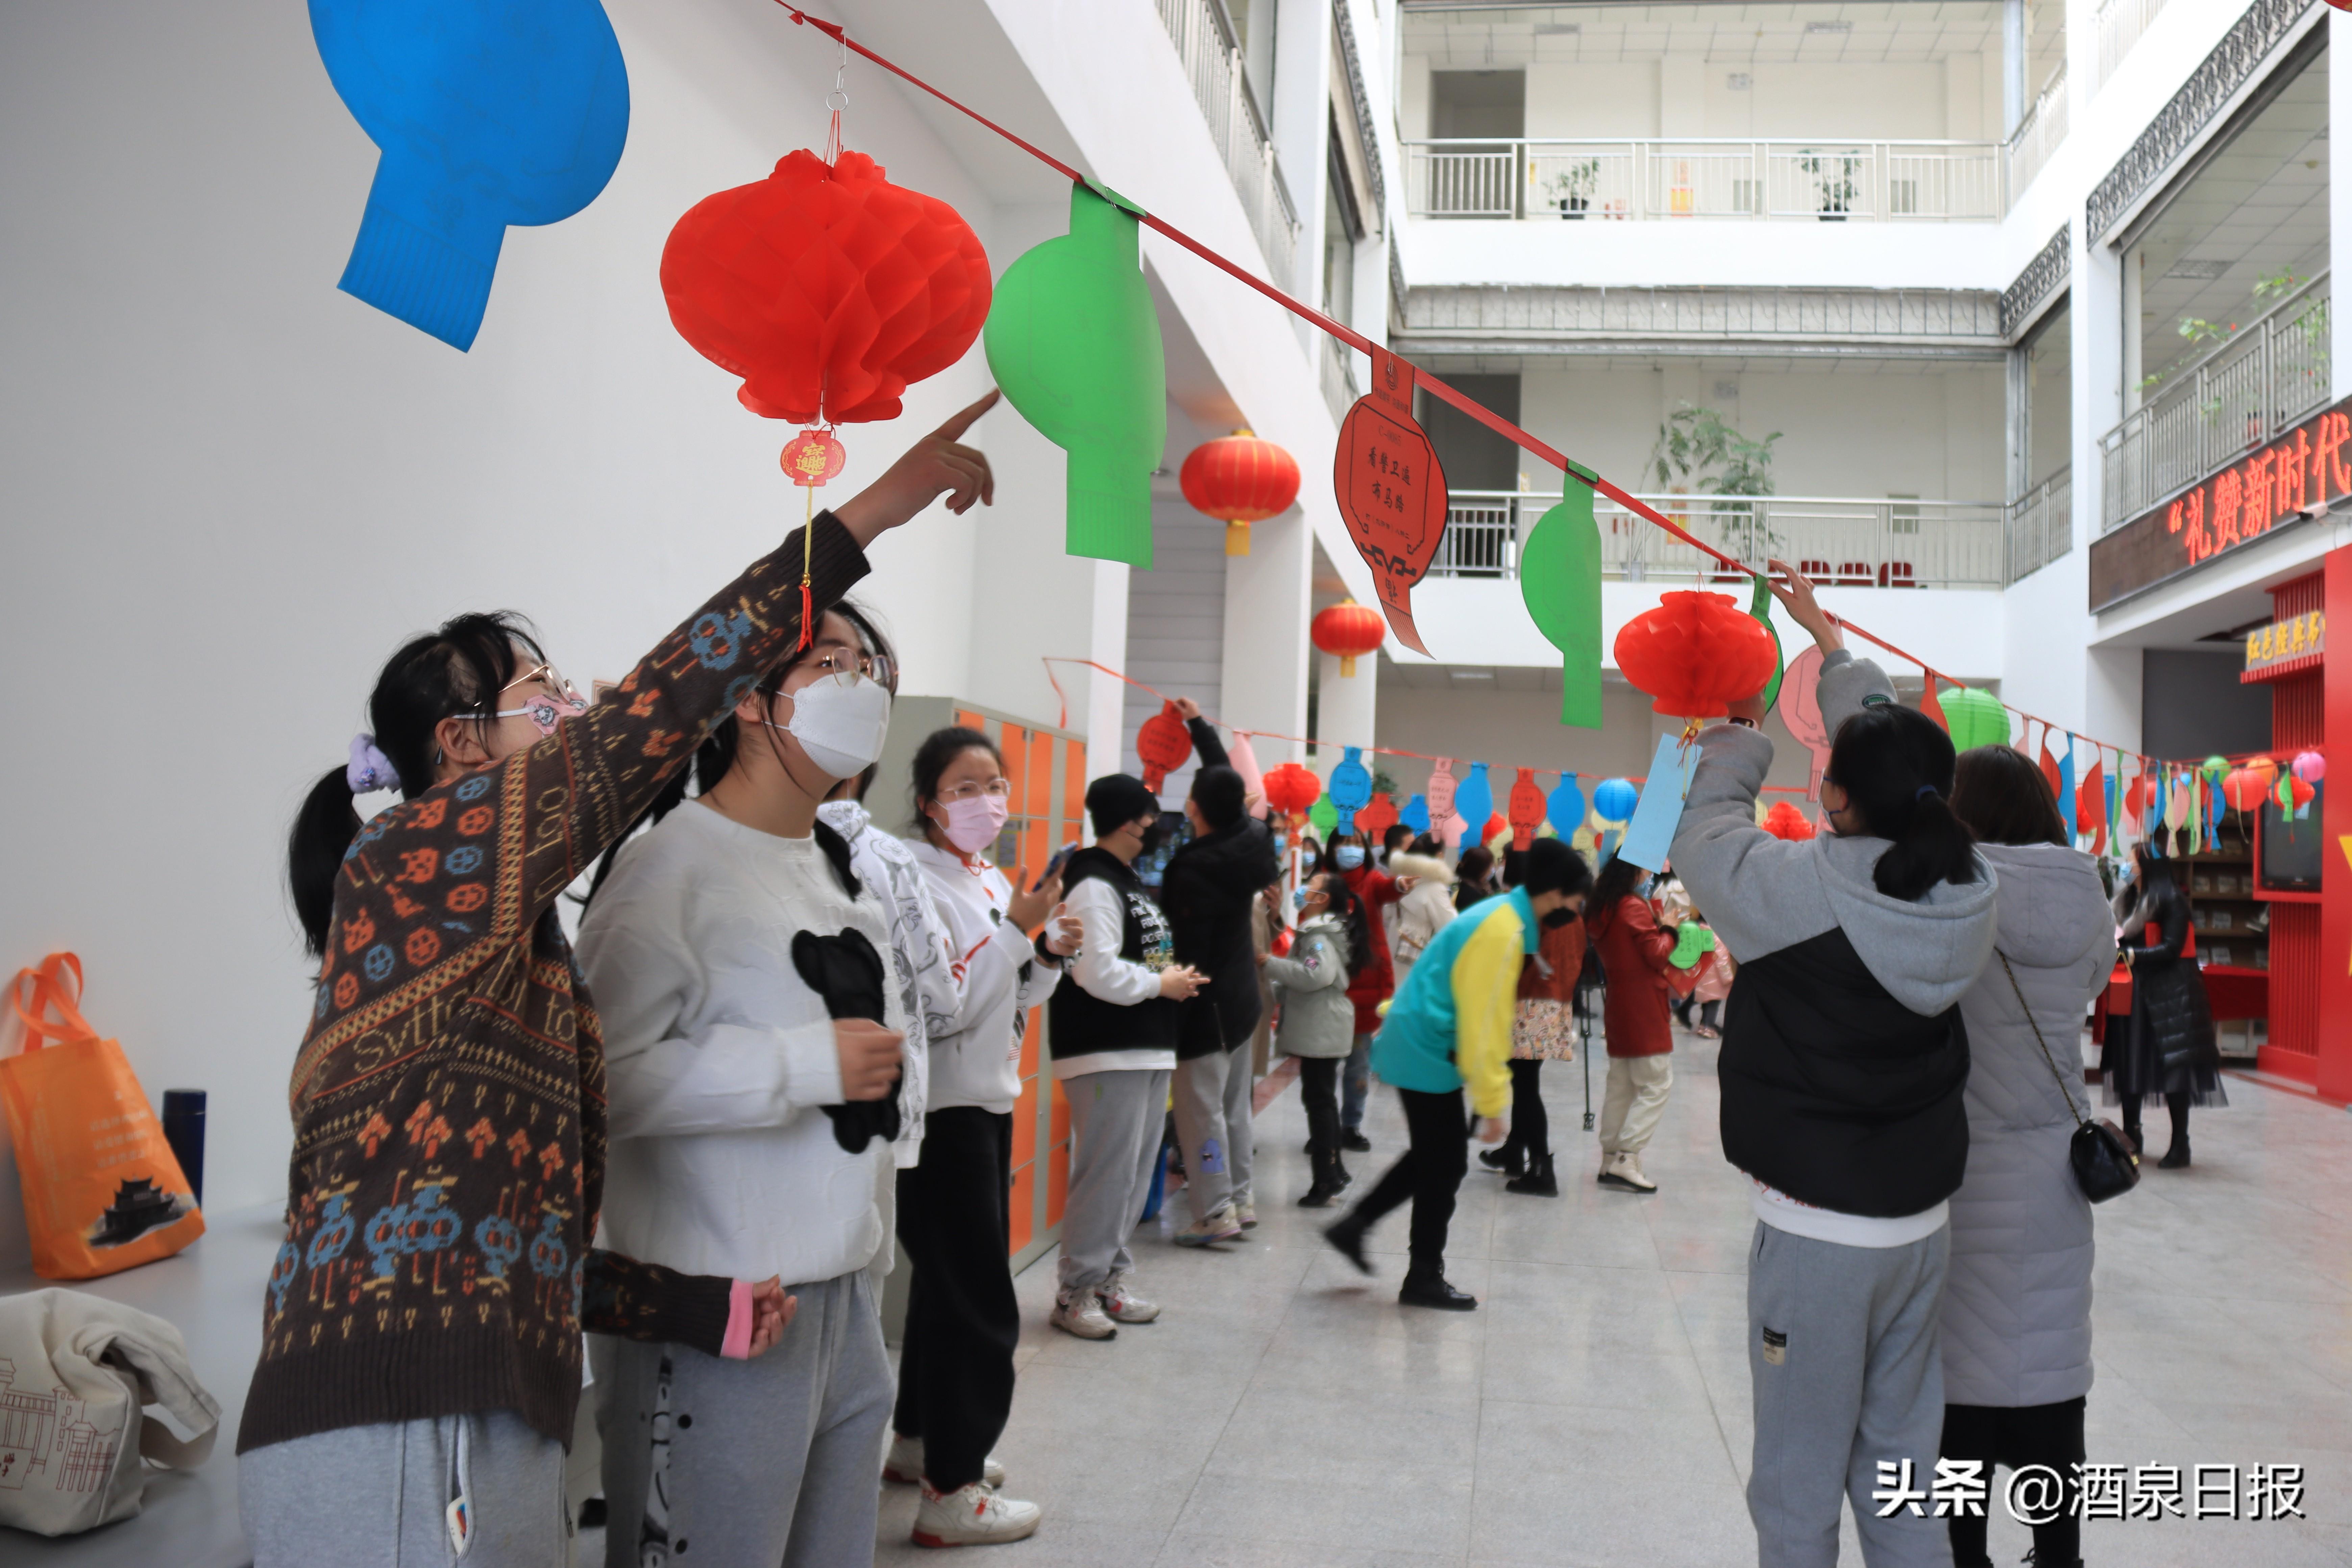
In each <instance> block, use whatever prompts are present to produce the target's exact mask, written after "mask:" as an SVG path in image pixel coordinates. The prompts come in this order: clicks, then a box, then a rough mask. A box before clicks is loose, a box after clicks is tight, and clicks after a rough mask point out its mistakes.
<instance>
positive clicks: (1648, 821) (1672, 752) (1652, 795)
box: [1617, 735, 1699, 871]
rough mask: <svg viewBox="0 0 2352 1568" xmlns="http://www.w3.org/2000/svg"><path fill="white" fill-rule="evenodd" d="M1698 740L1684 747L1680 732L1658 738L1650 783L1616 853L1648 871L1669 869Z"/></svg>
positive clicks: (1694, 764)
mask: <svg viewBox="0 0 2352 1568" xmlns="http://www.w3.org/2000/svg"><path fill="white" fill-rule="evenodd" d="M1698 756H1699V752H1698V746H1697V744H1696V742H1693V743H1692V744H1691V745H1689V746H1687V747H1685V745H1684V744H1683V739H1682V737H1681V736H1680V735H1661V736H1659V737H1658V754H1657V755H1656V756H1654V757H1653V758H1651V759H1650V773H1649V778H1648V782H1646V783H1645V784H1643V785H1642V798H1641V800H1640V802H1639V803H1637V804H1636V805H1634V807H1633V821H1632V822H1631V823H1629V824H1627V825H1626V828H1625V842H1624V843H1622V844H1620V845H1619V846H1618V847H1617V853H1618V854H1619V855H1620V856H1621V857H1622V858H1625V859H1628V860H1631V861H1632V862H1633V864H1634V865H1636V866H1639V867H1641V868H1643V870H1646V871H1663V870H1664V869H1665V868H1666V856H1667V852H1668V851H1669V850H1671V849H1672V848H1673V847H1674V843H1675V825H1676V824H1678V823H1679V822H1681V821H1682V819H1683V798H1684V797H1685V795H1689V794H1690V786H1691V775H1692V774H1693V773H1696V772H1697V771H1698Z"/></svg>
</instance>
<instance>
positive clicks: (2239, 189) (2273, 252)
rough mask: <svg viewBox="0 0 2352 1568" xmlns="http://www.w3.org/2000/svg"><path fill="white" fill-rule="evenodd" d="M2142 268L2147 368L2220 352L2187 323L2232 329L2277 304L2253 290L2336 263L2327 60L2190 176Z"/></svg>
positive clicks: (2139, 251) (2151, 236)
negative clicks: (2330, 243)
mask: <svg viewBox="0 0 2352 1568" xmlns="http://www.w3.org/2000/svg"><path fill="white" fill-rule="evenodd" d="M2133 255H2134V256H2135V257H2136V258H2138V259H2139V262H2140V267H2141V272H2140V332H2141V340H2140V370H2141V374H2143V375H2149V374H2156V373H2157V372H2158V371H2161V370H2166V369H2168V368H2174V367H2179V366H2181V365H2185V364H2186V363H2189V361H2192V360H2195V359H2197V358H2199V357H2200V356H2201V355H2203V354H2206V353H2210V352H2211V351H2212V348H2213V346H2214V345H2213V344H2212V343H2210V342H2197V343H2192V342H2189V341H2188V340H2187V339H2185V338H2183V337H2181V335H2180V322H2181V321H2182V320H2183V319H2185V318H2196V319H2199V320H2203V321H2214V322H2218V323H2220V324H2221V325H2223V326H2228V325H2230V324H2231V323H2233V322H2234V323H2241V324H2242V323H2243V322H2246V321H2252V319H2253V318H2255V317H2257V316H2259V315H2261V314H2262V313H2263V311H2264V310H2268V309H2269V308H2270V305H2269V303H2268V302H2266V301H2258V300H2256V299H2255V298H2254V295H2253V287H2254V284H2255V283H2256V282H2257V281H2259V280H2260V279H2263V278H2266V277H2271V276H2273V275H2274V274H2277V273H2279V272H2281V271H2292V272H2294V273H2295V274H2297V275H2298V276H2300V277H2304V278H2309V277H2311V276H2312V275H2313V274H2314V273H2315V272H2316V271H2318V270H2319V269H2320V268H2323V267H2326V265H2327V257H2328V248H2327V62H2326V57H2324V56H2323V57H2321V58H2319V59H2318V60H2317V61H2315V63H2314V64H2312V65H2311V66H2308V67H2306V68H2305V69H2304V71H2303V73H2302V74H2301V75H2299V76H2297V77H2296V78H2295V79H2294V80H2293V81H2292V82H2289V83H2288V84H2287V85H2286V87H2285V89H2284V90H2282V91H2281V92H2280V94H2279V96H2278V97H2277V98H2276V99H2275V100H2273V101H2272V102H2271V103H2270V104H2269V105H2268V106H2267V107H2266V108H2264V109H2263V111H2262V113H2261V114H2259V115H2257V116H2256V117H2255V119H2254V121H2253V122H2252V124H2250V125H2248V126H2247V127H2246V129H2245V130H2243V131H2242V132H2239V133H2238V134H2237V135H2236V136H2235V137H2234V138H2232V139H2231V142H2230V143H2229V145H2228V146H2226V147H2224V148H2222V149H2221V151H2220V152H2219V153H2216V154H2214V155H2213V157H2212V158H2211V159H2210V161H2209V162H2208V163H2206V164H2205V166H2204V167H2203V168H2202V169H2200V170H2199V171H2198V172H2197V174H2195V175H2194V176H2192V177H2191V179H2190V180H2189V184H2188V186H2187V187H2186V188H2185V189H2183V190H2182V191H2181V193H2180V194H2179V195H2177V196H2174V197H2173V198H2172V199H2171V201H2170V202H2169V203H2168V205H2166V206H2165V208H2164V210H2163V211H2162V212H2161V213H2160V214H2159V215H2158V217H2157V219H2156V222H2155V223H2154V225H2152V226H2150V227H2149V229H2148V230H2147V234H2146V235H2145V236H2144V237H2142V238H2141V239H2140V240H2139V241H2138V242H2137V244H2136V245H2135V246H2134V247H2133Z"/></svg>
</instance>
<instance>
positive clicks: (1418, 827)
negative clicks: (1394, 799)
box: [1397, 795, 1429, 838]
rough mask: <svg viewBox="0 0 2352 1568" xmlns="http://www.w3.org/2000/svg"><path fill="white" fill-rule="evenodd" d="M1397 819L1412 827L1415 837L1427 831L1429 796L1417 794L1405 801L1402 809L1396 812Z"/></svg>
mask: <svg viewBox="0 0 2352 1568" xmlns="http://www.w3.org/2000/svg"><path fill="white" fill-rule="evenodd" d="M1397 820H1398V821H1399V822H1402V823H1403V824H1404V825H1405V826H1407V827H1410V828H1412V836H1413V837H1415V838H1418V837H1421V836H1422V835H1423V834H1424V833H1426V832H1428V831H1429V797H1428V796H1427V795H1414V796H1413V797H1412V799H1411V800H1409V801H1406V802H1405V803H1404V809H1403V810H1402V811H1400V812H1398V813H1397Z"/></svg>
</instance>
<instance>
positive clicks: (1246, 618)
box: [1204, 476, 1315, 768]
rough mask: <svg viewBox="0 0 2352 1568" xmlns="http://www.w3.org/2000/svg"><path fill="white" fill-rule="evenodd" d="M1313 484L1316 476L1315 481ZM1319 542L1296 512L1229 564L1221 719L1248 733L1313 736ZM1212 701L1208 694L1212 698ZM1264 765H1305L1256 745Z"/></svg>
mask: <svg viewBox="0 0 2352 1568" xmlns="http://www.w3.org/2000/svg"><path fill="white" fill-rule="evenodd" d="M1307 482H1308V483H1310V484H1311V483H1313V482H1314V479H1313V478H1312V477H1311V476H1310V477H1309V479H1308V481H1307ZM1314 552H1315V542H1314V535H1313V534H1312V533H1311V532H1310V531H1308V529H1307V518H1306V514H1305V513H1303V512H1301V511H1300V510H1298V509H1297V507H1292V508H1291V509H1290V510H1288V511H1286V512H1284V513H1283V514H1282V515H1281V516H1280V517H1276V518H1268V519H1267V520H1266V521H1264V522H1259V523H1253V524H1251V525H1250V552H1249V553H1248V554H1247V555H1229V556H1227V557H1225V630H1224V689H1223V692H1222V693H1221V695H1220V696H1219V699H1218V702H1217V716H1218V717H1219V718H1221V719H1223V721H1225V722H1226V723H1227V724H1228V725H1230V726H1233V727H1235V728H1239V729H1244V730H1266V731H1274V732H1276V733H1278V734H1284V735H1304V734H1305V733H1307V654H1308V652H1309V651H1311V650H1310V649H1309V647H1308V645H1307V602H1308V598H1309V595H1310V592H1311V584H1312V580H1313V577H1314ZM1204 695H1205V694H1204ZM1250 749H1251V751H1253V752H1255V753H1256V755H1257V760H1258V763H1259V765H1260V766H1262V767H1268V768H1271V767H1274V766H1275V765H1276V764H1277V763H1286V762H1291V761H1293V760H1295V759H1297V756H1298V755H1299V752H1300V749H1299V748H1298V747H1297V746H1295V745H1293V744H1291V743H1290V742H1286V741H1275V740H1264V741H1252V742H1250Z"/></svg>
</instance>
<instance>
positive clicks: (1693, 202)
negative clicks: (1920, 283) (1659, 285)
mask: <svg viewBox="0 0 2352 1568" xmlns="http://www.w3.org/2000/svg"><path fill="white" fill-rule="evenodd" d="M1404 151H1405V173H1406V178H1407V184H1408V188H1409V192H1410V195H1409V197H1408V200H1409V203H1410V210H1411V212H1412V215H1413V216H1416V217H1485V218H1552V219H1562V218H1564V219H1568V220H1570V221H1571V222H1574V221H1583V220H1594V221H1604V222H1605V221H1615V220H1627V219H1651V218H1681V217H1716V218H1725V217H1729V218H1783V219H1791V218H1793V219H1802V220H1810V221H1813V222H1820V223H1843V222H1845V221H1847V220H1848V219H1853V220H1855V221H1871V222H1876V221H1881V220H1888V221H1894V222H1906V223H1907V222H1914V221H1930V222H1932V221H1940V220H1946V219H1952V218H1969V219H1985V220H1995V219H1998V218H1999V217H2000V216H2001V214H2002V212H2003V211H2004V210H2005V205H2004V199H2003V198H2004V193H2003V188H2002V165H2003V163H2004V162H2005V155H2006V151H2007V150H2006V149H2005V148H2004V146H2003V145H2002V144H2001V143H2000V142H1738V141H1720V140H1712V139H1684V140H1677V141H1662V140H1641V141H1633V140H1609V141H1581V142H1577V141H1517V142H1481V141H1460V140H1457V141H1446V142H1407V143H1405V149H1404Z"/></svg>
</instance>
